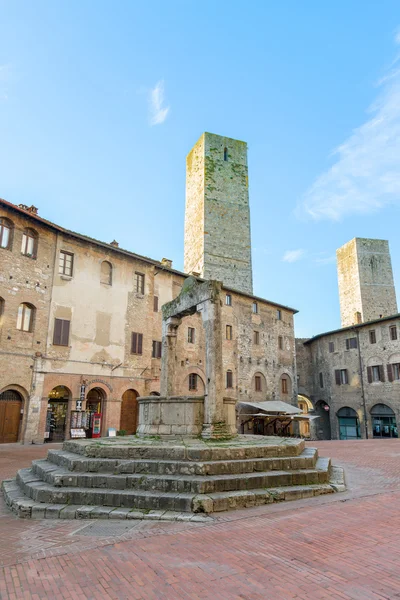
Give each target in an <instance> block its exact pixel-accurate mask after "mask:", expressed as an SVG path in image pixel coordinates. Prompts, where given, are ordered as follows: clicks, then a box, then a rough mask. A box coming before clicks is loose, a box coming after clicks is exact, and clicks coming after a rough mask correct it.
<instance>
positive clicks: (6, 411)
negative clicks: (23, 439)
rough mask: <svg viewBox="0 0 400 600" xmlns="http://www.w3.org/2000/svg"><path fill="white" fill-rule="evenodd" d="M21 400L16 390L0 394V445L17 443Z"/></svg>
mask: <svg viewBox="0 0 400 600" xmlns="http://www.w3.org/2000/svg"><path fill="white" fill-rule="evenodd" d="M22 406H23V398H22V396H21V394H20V393H19V392H17V391H16V390H13V389H11V390H7V391H5V392H2V393H1V394H0V444H12V443H15V442H18V437H19V431H20V424H21V416H22V413H21V411H22Z"/></svg>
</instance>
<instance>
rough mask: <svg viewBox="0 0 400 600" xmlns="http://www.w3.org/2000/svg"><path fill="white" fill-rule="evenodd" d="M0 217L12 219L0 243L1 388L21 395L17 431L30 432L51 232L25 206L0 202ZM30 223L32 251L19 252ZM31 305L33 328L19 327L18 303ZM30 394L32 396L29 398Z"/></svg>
mask: <svg viewBox="0 0 400 600" xmlns="http://www.w3.org/2000/svg"><path fill="white" fill-rule="evenodd" d="M0 218H6V219H8V220H9V222H10V223H11V224H12V241H11V243H10V245H9V248H7V249H6V248H1V249H0V253H1V254H0V261H1V269H0V298H2V299H3V303H2V306H3V308H2V310H3V314H2V315H1V316H0V392H3V391H5V390H7V389H13V390H15V391H17V392H19V393H20V394H21V396H22V398H23V405H22V410H23V418H22V419H21V424H20V432H19V436H20V437H22V436H24V435H26V436H27V437H32V436H33V437H34V432H35V431H36V429H37V426H38V420H39V414H40V393H39V395H38V391H39V390H40V376H36V375H35V368H34V367H35V363H36V354H39V355H40V354H41V353H43V352H45V350H46V342H47V333H48V324H49V309H50V299H51V293H52V281H53V270H54V260H55V234H54V232H52V231H51V230H50V229H49V228H48V227H45V226H43V225H41V224H40V223H38V221H37V220H36V219H35V218H34V216H31V214H30V213H29V212H28V211H25V210H19V211H18V212H16V211H13V210H11V209H9V208H8V207H7V206H5V205H2V204H0ZM27 228H29V229H31V230H32V231H33V232H34V233H35V234H36V235H37V244H36V248H35V252H34V255H33V256H32V257H31V256H26V255H24V254H22V252H21V250H22V236H23V233H24V231H25V230H26V229H27ZM22 303H28V304H30V305H31V306H32V307H33V311H34V316H33V327H32V330H31V331H20V330H18V329H17V316H18V307H19V306H20V304H22ZM29 398H30V400H28V399H29Z"/></svg>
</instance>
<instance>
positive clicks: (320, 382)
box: [319, 373, 324, 388]
mask: <svg viewBox="0 0 400 600" xmlns="http://www.w3.org/2000/svg"><path fill="white" fill-rule="evenodd" d="M319 387H320V388H323V387H324V376H323V374H322V373H320V374H319Z"/></svg>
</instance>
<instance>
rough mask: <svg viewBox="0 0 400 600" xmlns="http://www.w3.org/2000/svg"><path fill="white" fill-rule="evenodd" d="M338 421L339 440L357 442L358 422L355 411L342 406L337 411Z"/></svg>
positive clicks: (359, 436) (358, 433) (358, 434)
mask: <svg viewBox="0 0 400 600" xmlns="http://www.w3.org/2000/svg"><path fill="white" fill-rule="evenodd" d="M337 416H338V419H339V439H341V440H358V439H360V438H361V435H360V422H359V420H358V415H357V413H356V411H355V410H353V409H352V408H350V407H348V406H343V407H342V408H341V409H339V410H338V412H337Z"/></svg>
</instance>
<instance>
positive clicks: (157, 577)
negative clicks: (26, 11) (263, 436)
mask: <svg viewBox="0 0 400 600" xmlns="http://www.w3.org/2000/svg"><path fill="white" fill-rule="evenodd" d="M312 445H314V446H315V445H316V446H317V447H318V449H319V452H320V455H322V456H324V455H326V456H331V457H332V458H333V460H334V463H336V464H338V465H339V464H340V465H342V466H344V467H345V470H346V479H347V485H348V491H347V492H345V493H343V494H333V495H329V496H321V497H318V498H309V499H303V500H299V501H295V502H288V503H282V504H277V505H267V506H260V507H254V508H250V509H247V510H237V511H231V512H228V513H220V514H218V515H217V516H216V517H215V518H214V520H213V522H211V523H205V524H204V523H193V522H192V523H190V522H187V523H186V522H176V521H175V522H174V521H173V522H171V521H163V520H162V521H147V522H145V521H137V522H135V521H129V522H127V521H124V523H125V524H127V523H129V526H128V527H127V528H125V527H122V528H121V527H118V530H117V529H116V530H115V532H114V533H113V532H112V531H111V529H112V525H111V523H112V522H111V521H110V522H109V524H108V526H107V528H106V529H107V531H106V530H105V528H104V527H103V528H101V527H100V528H99V527H98V526H97V527H93V530H92V531H93V533H94V535H90V531H88V530H87V528H88V527H92V526H93V521H90V520H89V521H87V520H84V521H63V520H57V521H55V520H51V519H48V520H47V519H46V520H23V519H17V518H16V517H14V516H13V515H11V513H10V512H9V511H8V509H7V508H6V507H5V505H4V503H3V502H2V501H1V507H0V527H1V540H2V543H1V546H0V564H1V574H0V599H1V600H19V599H23V600H39V599H40V600H43V599H48V600H78V599H79V600H86V599H87V600H100V599H112V600H121V599H127V600H128V599H131V598H132V599H138V600H140V599H146V600H148V599H153V598H154V599H157V600H158V599H160V598H163V599H171V600H175V599H193V600H196V599H201V600H204V599H210V600H211V599H212V600H228V599H229V600H236V599H237V600H239V599H241V600H243V599H245V600H258V599H260V600H261V599H265V598H271V599H274V600H275V599H288V598H295V599H299V600H303V599H304V600H305V599H307V600H310V599H311V600H313V599H315V600H317V599H318V600H319V599H332V598H337V599H354V600H382V599H390V600H391V599H393V598H396V597H400V568H399V566H400V564H399V557H400V542H399V536H398V530H399V527H400V509H399V500H400V445H399V442H398V441H397V440H383V441H380V440H368V441H366V440H360V441H348V442H346V441H341V442H338V441H331V442H317V443H315V442H314V443H312ZM48 449H49V446H32V447H30V446H29V447H28V446H21V445H11V444H10V445H4V444H3V445H0V477H1V478H2V479H4V478H9V477H12V476H13V475H14V473H15V471H16V469H17V468H22V467H27V466H29V464H30V461H31V460H32V459H35V458H40V457H43V456H45V455H46V453H47V450H48ZM115 523H122V522H121V521H115ZM131 524H132V526H130V525H131ZM85 529H86V531H85ZM96 531H97V532H100V535H98V534H97V533H96ZM117 534H118V535H117Z"/></svg>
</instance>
